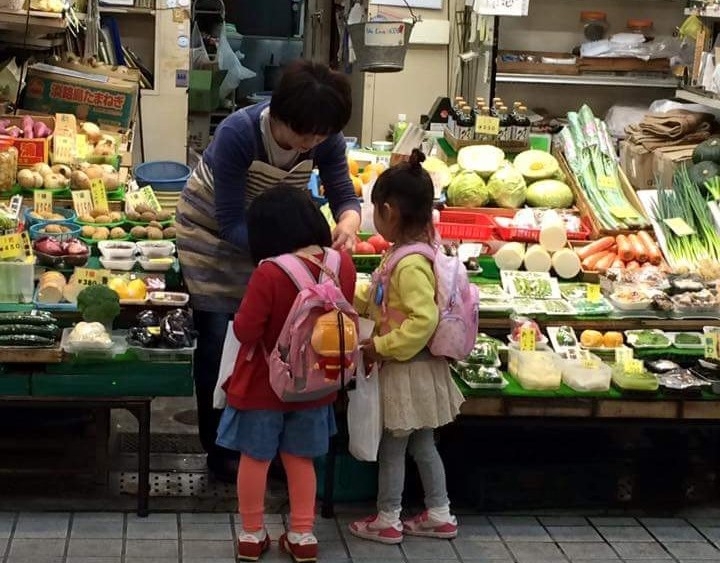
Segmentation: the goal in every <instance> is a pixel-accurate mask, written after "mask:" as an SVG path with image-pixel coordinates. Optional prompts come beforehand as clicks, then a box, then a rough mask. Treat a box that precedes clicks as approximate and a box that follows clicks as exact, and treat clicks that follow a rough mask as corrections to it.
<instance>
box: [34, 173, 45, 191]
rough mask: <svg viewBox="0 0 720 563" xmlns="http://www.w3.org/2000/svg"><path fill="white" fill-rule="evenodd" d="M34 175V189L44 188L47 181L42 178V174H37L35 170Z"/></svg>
mask: <svg viewBox="0 0 720 563" xmlns="http://www.w3.org/2000/svg"><path fill="white" fill-rule="evenodd" d="M32 175H33V183H34V185H33V187H34V188H42V187H43V182H44V181H45V180H44V179H43V177H42V174H40V172H36V171H35V170H33V171H32Z"/></svg>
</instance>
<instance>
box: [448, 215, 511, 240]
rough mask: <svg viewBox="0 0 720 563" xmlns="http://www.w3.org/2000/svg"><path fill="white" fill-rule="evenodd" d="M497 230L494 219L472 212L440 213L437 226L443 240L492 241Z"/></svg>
mask: <svg viewBox="0 0 720 563" xmlns="http://www.w3.org/2000/svg"><path fill="white" fill-rule="evenodd" d="M496 228H497V225H496V223H495V220H494V219H493V218H492V217H490V216H489V215H485V214H484V213H476V212H472V211H447V210H443V211H441V212H440V222H439V223H437V224H436V225H435V230H436V231H437V232H438V234H439V235H440V237H441V238H444V239H454V240H464V241H485V240H488V239H491V238H492V237H493V234H494V232H495V229H496Z"/></svg>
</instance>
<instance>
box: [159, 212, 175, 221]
mask: <svg viewBox="0 0 720 563" xmlns="http://www.w3.org/2000/svg"><path fill="white" fill-rule="evenodd" d="M172 216H173V214H172V212H170V211H161V212H160V213H158V214H157V220H158V221H169V220H170V219H172Z"/></svg>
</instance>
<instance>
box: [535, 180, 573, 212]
mask: <svg viewBox="0 0 720 563" xmlns="http://www.w3.org/2000/svg"><path fill="white" fill-rule="evenodd" d="M526 199H527V204H528V205H529V206H530V207H548V208H550V209H562V208H565V207H571V206H572V204H573V202H574V201H575V197H574V196H573V193H572V190H571V189H570V187H569V186H568V185H567V184H564V183H563V182H560V181H558V180H538V181H537V182H533V183H532V184H530V186H528V189H527V193H526Z"/></svg>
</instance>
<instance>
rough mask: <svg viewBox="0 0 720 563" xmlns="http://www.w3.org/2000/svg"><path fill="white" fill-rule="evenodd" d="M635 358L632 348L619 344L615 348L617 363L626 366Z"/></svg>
mask: <svg viewBox="0 0 720 563" xmlns="http://www.w3.org/2000/svg"><path fill="white" fill-rule="evenodd" d="M632 359H633V351H632V348H630V347H628V346H618V347H617V348H615V363H616V364H619V365H621V366H624V365H625V364H626V363H627V362H629V361H630V360H632Z"/></svg>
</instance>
